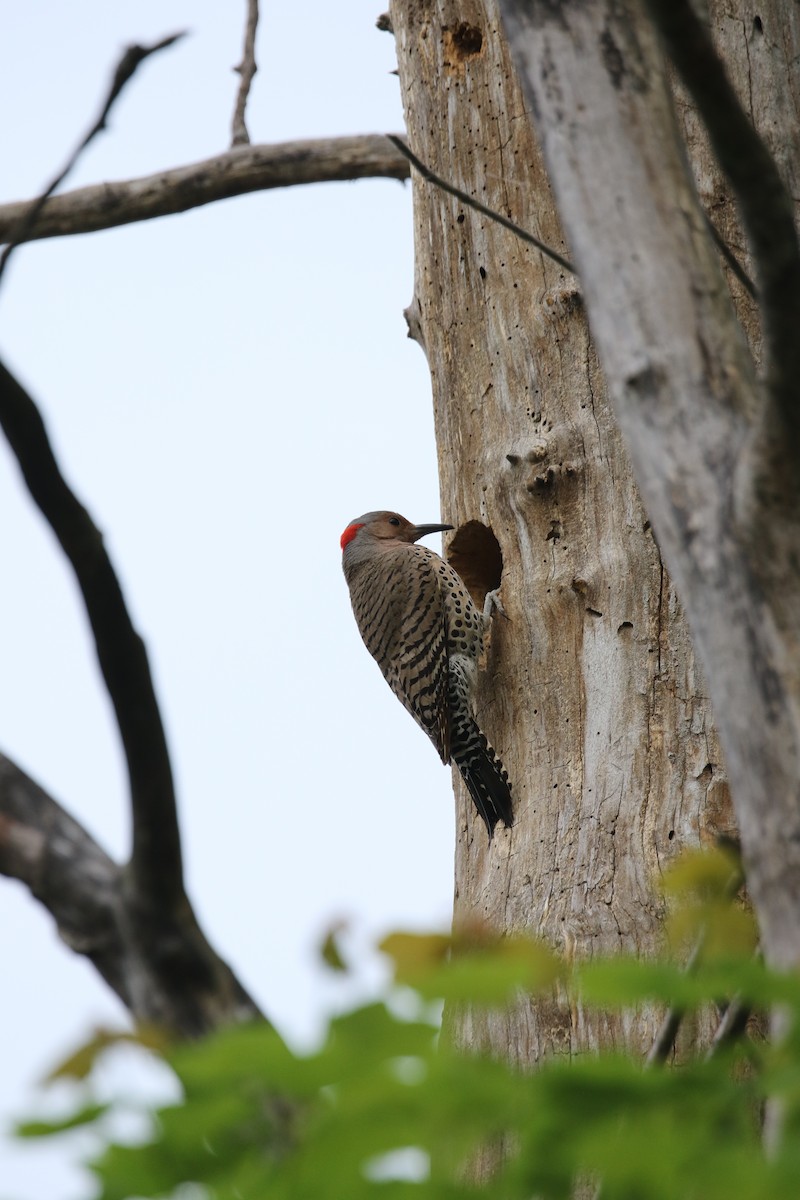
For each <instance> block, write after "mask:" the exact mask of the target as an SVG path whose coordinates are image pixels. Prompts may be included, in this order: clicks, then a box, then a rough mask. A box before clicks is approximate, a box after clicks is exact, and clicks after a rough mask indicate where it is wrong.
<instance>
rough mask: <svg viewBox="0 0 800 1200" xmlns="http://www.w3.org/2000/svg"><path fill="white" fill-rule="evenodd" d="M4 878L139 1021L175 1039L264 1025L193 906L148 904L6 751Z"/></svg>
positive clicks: (0, 804) (0, 846) (1, 816)
mask: <svg viewBox="0 0 800 1200" xmlns="http://www.w3.org/2000/svg"><path fill="white" fill-rule="evenodd" d="M0 875H5V876H7V877H8V878H10V879H16V880H18V881H19V882H20V883H22V884H24V885H25V886H26V887H27V888H28V890H29V891H30V893H31V894H32V895H33V896H34V897H35V898H36V899H37V900H38V901H39V902H40V903H41V904H42V905H43V906H44V907H45V908H46V909H47V910H48V912H49V913H50V914H51V916H52V917H53V918H54V920H55V922H56V925H57V927H58V932H59V934H60V936H61V937H62V939H63V940H64V941H65V942H66V944H67V945H68V946H69V948H70V949H71V950H74V951H75V953H76V954H82V955H84V956H85V957H86V958H88V959H89V960H90V962H92V964H93V965H94V966H95V968H96V969H97V971H98V972H99V973H100V975H101V976H102V978H103V979H104V980H105V981H106V983H107V984H108V985H109V987H110V988H111V989H112V990H113V991H114V992H115V993H116V995H117V996H119V998H120V1000H121V1001H122V1003H123V1004H124V1005H125V1006H126V1007H127V1008H128V1010H129V1011H130V1013H131V1015H132V1016H133V1017H134V1019H135V1020H137V1021H141V1022H145V1023H147V1024H152V1025H158V1026H159V1028H161V1029H164V1030H165V1031H166V1032H167V1033H168V1034H170V1035H171V1036H175V1037H198V1036H200V1035H201V1034H203V1033H207V1032H209V1031H210V1030H212V1029H215V1028H218V1027H219V1026H221V1025H227V1024H231V1023H233V1022H237V1021H243V1020H253V1019H257V1018H262V1019H263V1014H262V1013H261V1011H260V1010H259V1008H258V1005H257V1004H256V1003H255V1001H254V1000H253V999H252V998H251V997H250V996H249V995H248V994H247V992H246V991H245V989H244V988H243V987H242V985H241V984H240V983H239V981H238V979H236V977H235V976H234V974H233V972H232V971H231V970H230V968H229V967H228V966H227V965H226V964H225V963H224V962H223V961H222V959H220V958H219V956H218V955H217V954H216V952H215V951H214V950H213V949H212V947H211V946H210V945H209V944H208V942H207V941H206V938H205V936H204V935H203V933H202V931H201V929H200V927H199V926H198V924H197V921H196V919H195V916H194V913H193V912H192V909H191V906H190V905H189V903H188V901H186V902H185V903H184V904H183V905H182V906H180V907H179V908H178V909H177V910H176V911H170V910H166V909H163V910H159V909H158V908H157V907H153V906H151V905H144V906H143V905H142V904H141V902H140V896H139V894H138V892H137V891H136V890H134V891H133V893H131V889H130V888H129V886H128V882H129V880H128V875H127V872H126V871H124V870H122V869H121V868H120V867H118V866H117V864H116V863H115V862H113V861H112V860H111V859H110V858H109V856H108V855H107V854H106V853H105V851H104V850H103V849H102V848H101V847H100V846H98V844H97V842H95V841H94V839H93V838H92V837H91V835H90V834H89V833H87V831H86V830H85V829H84V828H83V826H82V825H80V824H79V823H78V822H77V821H76V820H74V818H73V817H71V816H70V815H69V813H67V812H66V811H65V810H64V809H63V808H62V807H61V805H59V804H58V803H57V802H56V801H55V800H53V799H52V798H51V797H50V796H48V795H47V793H46V792H44V791H43V790H42V788H40V787H39V785H38V784H36V783H34V782H33V780H32V779H30V778H29V777H28V776H27V775H26V774H25V773H24V771H21V770H20V768H19V767H17V766H16V765H15V764H14V763H13V762H11V760H10V759H8V758H6V757H5V756H4V755H3V754H0Z"/></svg>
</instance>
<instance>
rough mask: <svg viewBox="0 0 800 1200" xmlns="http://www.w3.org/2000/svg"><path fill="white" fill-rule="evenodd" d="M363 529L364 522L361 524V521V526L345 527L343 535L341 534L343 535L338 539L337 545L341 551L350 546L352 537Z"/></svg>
mask: <svg viewBox="0 0 800 1200" xmlns="http://www.w3.org/2000/svg"><path fill="white" fill-rule="evenodd" d="M363 528H364V522H363V521H362V522H361V524H360V525H348V526H347V529H345V531H344V533H343V534H342V536H341V537H340V538H339V545H340V546H341V547H342V549H343V550H344V548H345V546H349V545H350V543H351V542H352V540H353V538H354V537H355V536H356V534H357V533H358V531H359V529H363Z"/></svg>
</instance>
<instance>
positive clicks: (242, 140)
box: [231, 0, 258, 146]
mask: <svg viewBox="0 0 800 1200" xmlns="http://www.w3.org/2000/svg"><path fill="white" fill-rule="evenodd" d="M257 29H258V0H247V25H246V26H245V31H244V50H243V51H242V61H241V62H240V63H239V65H238V67H234V68H233V69H234V71H236V72H237V73H238V74H239V76H240V77H241V81H240V83H239V93H238V95H237V97H236V108H235V109H234V112H233V137H232V139H231V145H232V146H249V144H250V134H249V133H248V132H247V126H246V125H245V122H244V114H245V109H246V108H247V97H248V96H249V95H250V85H251V83H252V82H253V76H254V75H255V73H256V71H257V70H258V66H257V65H256V30H257Z"/></svg>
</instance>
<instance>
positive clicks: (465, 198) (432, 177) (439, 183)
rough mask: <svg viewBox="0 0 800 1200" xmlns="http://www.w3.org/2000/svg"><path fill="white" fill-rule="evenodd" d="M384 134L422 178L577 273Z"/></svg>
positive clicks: (530, 236)
mask: <svg viewBox="0 0 800 1200" xmlns="http://www.w3.org/2000/svg"><path fill="white" fill-rule="evenodd" d="M386 136H387V138H388V139H389V141H390V142H391V143H392V145H393V146H396V147H397V149H398V150H399V151H400V153H401V154H404V155H405V156H406V158H407V159H408V161H409V162H410V163H411V165H412V166H413V167H415V168H416V169H417V171H419V173H420V175H421V176H422V178H423V179H425V180H427V182H428V183H433V184H435V185H436V187H438V188H441V189H442V191H443V192H448V193H449V195H451V196H455V198H456V199H457V200H460V201H461V203H462V204H466V205H467V207H468V208H474V209H475V211H476V212H479V213H482V214H483V216H484V217H489V219H490V220H492V221H496V222H497V224H498V225H502V226H503V228H504V229H510V230H511V232H512V233H514V234H516V236H517V237H518V238H519V239H520V240H521V241H523V242H528V244H529V245H531V246H535V247H536V249H537V250H541V252H542V254H546V255H547V257H548V258H551V259H552V260H553V262H554V263H557V264H558V266H559V267H563V268H564V270H565V271H569V272H571V274H573V275H575V274H577V272H576V270H575V268H574V267H573V265H572V263H571V262H570V261H569V259H567V258H564V256H563V255H562V254H559V253H558V251H557V250H552V249H551V248H550V247H549V246H547V245H545V243H544V242H540V241H539V239H538V238H537V237H534V236H533V234H532V233H528V231H527V229H523V228H522V227H521V226H520V225H516V224H515V223H514V222H513V221H511V220H509V218H508V217H504V216H503V215H502V213H499V212H495V210H494V209H492V208H487V206H486V205H485V204H481V202H480V200H476V199H475V198H474V196H470V195H468V194H467V192H462V191H461V189H460V188H457V187H454V186H453V184H452V183H448V182H447V181H446V180H445V179H442V178H441V176H439V175H436V174H435V173H434V172H433V171H431V170H430V168H429V167H426V166H425V164H424V163H423V162H422V161H421V160H420V159H418V158H417V156H416V154H412V152H411V151H410V150H409V148H408V146H407V145H406V144H405V142H404V141H403V140H402V138H399V137H397V136H396V135H395V134H393V133H387V135H386Z"/></svg>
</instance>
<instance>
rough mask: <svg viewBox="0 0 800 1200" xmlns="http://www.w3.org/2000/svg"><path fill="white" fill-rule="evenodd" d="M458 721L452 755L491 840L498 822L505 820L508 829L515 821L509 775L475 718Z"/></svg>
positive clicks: (452, 740) (453, 738)
mask: <svg viewBox="0 0 800 1200" xmlns="http://www.w3.org/2000/svg"><path fill="white" fill-rule="evenodd" d="M455 724H456V727H455V728H454V729H452V731H451V743H450V754H451V757H452V760H453V762H454V763H455V765H456V766H457V767H458V769H459V771H460V772H461V775H462V777H463V780H464V783H465V784H466V785H467V788H468V790H469V794H470V796H472V799H473V801H474V803H475V807H476V808H477V810H478V812H479V814H480V816H481V817H482V819H483V821H484V823H485V825H486V828H487V830H488V832H489V840H490V841H491V839H492V837H493V835H494V827H495V825H496V824H497V822H498V821H502V822H503V824H504V825H505V826H506V827H507V828H509V829H510V827H511V826H512V825H513V824H514V810H513V807H512V804H511V784H510V783H509V782H508V774H507V773H506V771H505V769H504V767H503V764H502V763H501V762H500V759H499V758H498V757H497V755H496V754H495V752H494V749H493V748H492V747H491V746H490V745H489V743H488V741H487V740H486V735H485V734H484V733H483V732H482V731H481V730H480V729H479V728H478V726H477V724H476V722H475V721H474V720H473V718H472V717H469V718H467V719H466V720H464V719H462V720H461V721H458V722H456V723H455Z"/></svg>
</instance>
